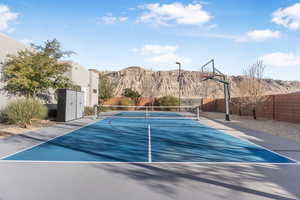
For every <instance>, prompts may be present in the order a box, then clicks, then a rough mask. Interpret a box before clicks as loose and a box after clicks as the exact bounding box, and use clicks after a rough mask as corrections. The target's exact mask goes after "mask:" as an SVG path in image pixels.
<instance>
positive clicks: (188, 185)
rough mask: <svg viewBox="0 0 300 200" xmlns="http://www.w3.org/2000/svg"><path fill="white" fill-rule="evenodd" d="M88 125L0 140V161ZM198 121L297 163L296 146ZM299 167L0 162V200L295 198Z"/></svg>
mask: <svg viewBox="0 0 300 200" xmlns="http://www.w3.org/2000/svg"><path fill="white" fill-rule="evenodd" d="M91 122H93V121H92V120H91V119H82V120H77V121H73V122H70V123H66V124H59V125H56V126H54V127H49V128H45V129H41V130H39V131H35V132H29V133H26V134H23V135H16V136H12V137H9V138H6V139H2V140H0V157H3V156H6V155H8V154H11V153H14V152H17V151H20V150H22V149H24V148H27V147H30V146H32V145H36V144H38V143H41V142H43V141H46V140H48V139H50V138H53V137H56V136H59V135H63V134H65V133H66V132H68V131H72V130H74V129H77V128H80V127H81V126H83V125H85V124H88V123H91ZM201 123H204V124H207V125H209V126H213V127H215V128H218V129H221V130H223V131H225V132H228V133H229V134H232V135H235V136H238V137H241V138H245V139H248V140H250V141H252V142H254V143H256V144H259V145H262V146H264V147H267V148H270V149H271V150H274V151H277V152H279V153H281V154H284V155H287V156H289V157H291V158H293V159H298V160H300V159H299V158H300V156H299V151H300V144H299V143H297V142H293V141H289V140H286V139H283V138H279V137H275V136H272V135H268V134H265V133H259V132H253V131H250V130H246V129H241V128H239V127H237V126H235V125H234V124H228V123H226V122H222V121H212V120H208V119H206V118H202V119H201ZM299 185H300V165H299V164H283V165H282V164H281V165H274V164H221V163H219V164H218V163H211V164H204V163H194V164H191V163H190V164H188V163H178V164H174V163H169V164H168V163H164V164H162V163H157V164H155V163H131V164H130V163H115V164H112V163H107V164H103V163H53V162H14V161H0V200H21V199H22V200H42V199H43V200H44V199H45V200H48V199H49V200H53V199H63V200H77V199H78V200H81V199H85V200H94V199H95V200H99V199H105V200H109V199H130V200H135V199H136V200H140V199H149V200H156V199H183V200H189V199H222V200H224V199H228V200H232V199H242V200H247V199H249V200H250V199H251V200H253V199H278V200H291V199H300V187H299Z"/></svg>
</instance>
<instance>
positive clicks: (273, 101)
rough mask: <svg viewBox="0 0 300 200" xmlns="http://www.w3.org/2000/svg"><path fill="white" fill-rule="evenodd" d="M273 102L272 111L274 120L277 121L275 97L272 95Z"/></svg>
mask: <svg viewBox="0 0 300 200" xmlns="http://www.w3.org/2000/svg"><path fill="white" fill-rule="evenodd" d="M272 101H273V109H272V111H273V120H275V108H276V107H275V95H272Z"/></svg>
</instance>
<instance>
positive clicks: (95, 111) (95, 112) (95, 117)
mask: <svg viewBox="0 0 300 200" xmlns="http://www.w3.org/2000/svg"><path fill="white" fill-rule="evenodd" d="M97 118H98V105H97V106H96V105H95V106H94V116H93V120H95V119H97Z"/></svg>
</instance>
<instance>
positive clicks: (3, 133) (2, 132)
mask: <svg viewBox="0 0 300 200" xmlns="http://www.w3.org/2000/svg"><path fill="white" fill-rule="evenodd" d="M53 125H55V122H53V121H48V120H42V121H40V122H39V123H35V124H34V125H33V126H32V127H29V128H20V127H18V126H16V125H11V124H6V123H0V139H1V138H5V137H8V136H12V135H16V134H22V133H25V132H28V131H34V130H38V129H40V128H44V127H49V126H53Z"/></svg>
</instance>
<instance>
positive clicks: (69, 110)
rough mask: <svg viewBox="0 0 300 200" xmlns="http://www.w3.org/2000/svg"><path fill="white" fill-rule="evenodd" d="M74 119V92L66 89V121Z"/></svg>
mask: <svg viewBox="0 0 300 200" xmlns="http://www.w3.org/2000/svg"><path fill="white" fill-rule="evenodd" d="M73 119H76V92H75V91H71V90H67V91H66V121H70V120H73Z"/></svg>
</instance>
